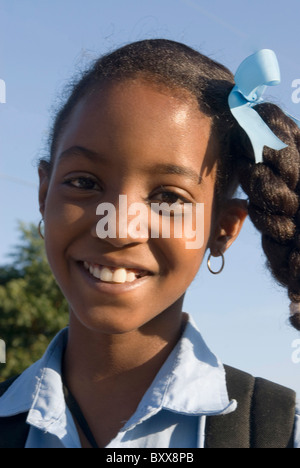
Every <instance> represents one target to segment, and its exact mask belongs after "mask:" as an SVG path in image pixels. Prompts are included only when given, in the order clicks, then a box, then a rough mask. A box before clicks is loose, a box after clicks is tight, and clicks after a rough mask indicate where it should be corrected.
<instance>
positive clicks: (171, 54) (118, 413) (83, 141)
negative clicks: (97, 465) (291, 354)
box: [0, 40, 300, 448]
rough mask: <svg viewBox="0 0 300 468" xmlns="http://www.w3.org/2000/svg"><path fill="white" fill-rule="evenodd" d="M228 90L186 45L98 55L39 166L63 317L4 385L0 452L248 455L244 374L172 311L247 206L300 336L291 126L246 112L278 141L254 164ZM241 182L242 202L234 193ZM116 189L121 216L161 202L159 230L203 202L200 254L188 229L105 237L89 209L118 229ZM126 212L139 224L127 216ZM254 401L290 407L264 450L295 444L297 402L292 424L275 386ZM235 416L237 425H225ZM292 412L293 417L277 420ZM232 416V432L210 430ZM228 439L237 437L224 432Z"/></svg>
mask: <svg viewBox="0 0 300 468" xmlns="http://www.w3.org/2000/svg"><path fill="white" fill-rule="evenodd" d="M235 84H236V83H235V81H234V77H233V76H232V74H231V73H230V72H229V71H228V70H227V69H226V68H225V67H224V66H222V65H220V64H218V63H215V62H214V61H212V60H210V59H209V58H207V57H205V56H203V55H201V54H200V53H198V52H196V51H194V50H192V49H190V48H189V47H187V46H185V45H183V44H179V43H176V42H172V41H168V40H147V41H141V42H137V43H134V44H130V45H127V46H125V47H123V48H121V49H119V50H116V51H114V52H112V53H111V54H109V55H107V56H104V57H101V58H100V59H99V60H98V61H97V62H96V63H95V64H94V65H93V66H92V68H91V69H90V70H88V71H87V72H86V73H85V74H84V76H83V77H82V78H81V79H80V81H79V82H78V83H76V84H75V85H74V87H73V88H72V91H71V93H70V96H69V98H68V100H67V102H66V103H65V104H64V106H63V107H62V109H61V110H60V112H59V113H58V115H57V117H56V120H55V123H54V126H53V131H52V134H51V147H50V156H49V160H41V161H40V165H39V176H40V190H39V203H40V211H41V214H42V217H43V221H44V234H43V236H44V238H45V246H46V251H47V256H48V259H49V263H50V266H51V269H52V271H53V273H54V275H55V277H56V280H57V282H58V284H59V286H60V288H61V290H62V291H63V293H64V295H65V297H66V299H67V301H68V303H69V310H70V322H69V327H68V328H67V329H64V330H62V331H61V332H60V333H59V334H58V335H57V336H56V337H55V339H54V340H53V341H52V343H51V344H50V346H49V348H48V349H47V351H46V353H45V355H44V356H43V357H42V359H41V360H39V361H38V362H36V363H35V364H33V365H32V366H31V367H30V368H28V369H27V370H26V371H25V372H24V373H23V374H21V376H19V377H18V378H17V379H16V380H14V381H13V382H12V383H11V382H8V383H5V384H4V387H5V388H4V387H2V393H3V396H2V397H1V398H0V441H1V440H2V445H4V446H18V445H19V446H24V447H29V448H30V447H33V448H41V447H48V448H49V447H53V448H55V447H69V448H70V447H107V448H121V447H126V448H128V447H134V448H138V447H151V448H155V447H169V448H182V447H184V448H192V447H211V446H215V447H216V446H225V447H227V446H228V447H230V446H231V447H239V446H244V447H248V446H249V447H252V446H254V445H255V444H254V442H253V440H254V439H253V437H252V436H251V440H250V436H249V434H250V432H251V434H252V431H253V429H252V428H249V427H250V426H249V424H250V423H249V424H248V422H247V424H248V426H249V427H248V429H247V431H248V432H247V434H246V436H245V437H244V435H243V437H242V438H243V439H245V440H246V442H243V441H240V434H244V432H245V427H244V423H242V422H241V421H242V420H246V419H247V418H248V416H245V415H246V410H245V409H243V408H244V407H246V406H247V404H246V403H245V401H244V399H245V398H246V397H245V395H246V391H244V390H243V388H244V387H241V385H242V382H244V380H245V376H246V374H244V373H239V372H237V373H236V372H235V371H234V370H230V369H228V368H226V372H225V369H224V367H223V365H222V364H221V363H220V362H219V360H218V359H217V358H216V357H215V356H214V354H213V353H212V352H211V351H210V350H209V349H208V348H207V347H206V345H205V343H204V341H203V339H202V337H201V335H200V333H199V331H198V330H197V328H196V327H195V325H194V323H193V320H192V319H191V317H189V315H188V314H187V313H184V312H183V310H182V304H183V300H184V295H185V292H186V290H187V288H188V286H189V285H190V284H191V282H192V281H193V279H194V277H195V275H196V274H197V271H198V270H199V268H200V265H201V263H202V260H203V257H204V255H205V252H206V251H207V250H209V252H210V255H209V261H208V267H209V269H210V270H211V271H212V272H214V273H216V272H215V271H214V270H213V267H212V265H211V263H210V260H211V257H212V256H214V257H218V256H220V257H221V259H222V261H223V262H224V253H225V251H226V250H227V249H228V248H229V247H230V245H231V244H232V242H234V240H235V239H236V238H237V236H238V234H239V232H240V229H241V227H242V225H243V221H244V219H245V217H246V215H247V212H248V213H249V215H250V217H251V219H252V221H253V223H254V224H255V226H256V227H257V228H258V229H259V230H260V231H261V233H262V243H263V248H264V251H265V253H266V255H267V258H268V262H269V265H270V268H271V271H272V272H273V274H274V276H275V277H276V279H277V280H278V281H280V282H281V283H282V284H284V285H286V286H287V288H288V293H289V297H290V299H291V301H292V303H293V308H294V309H293V310H294V311H296V313H295V314H294V315H292V316H291V321H292V323H293V325H295V326H296V327H298V328H300V316H299V313H298V309H297V307H296V305H295V304H297V303H298V302H300V281H299V271H300V251H299V249H300V244H299V242H300V241H299V234H298V225H299V223H300V221H299V219H298V217H299V216H298V212H299V197H298V194H299V190H300V188H299V168H300V157H299V145H300V130H299V128H298V126H297V125H296V123H294V122H293V121H292V120H291V119H290V118H289V117H287V116H286V115H285V114H284V113H283V112H282V111H281V110H280V109H279V108H278V107H276V106H275V105H272V104H268V103H261V104H258V105H257V106H256V107H255V110H254V109H252V108H251V112H254V113H255V118H259V114H260V115H261V117H262V119H263V121H264V122H265V125H266V126H267V127H268V131H270V132H271V130H272V131H273V132H274V133H275V134H276V135H277V137H278V138H279V139H280V140H281V141H283V142H284V143H285V144H286V145H287V146H286V147H285V148H284V149H280V150H278V149H277V150H274V149H272V148H269V147H265V148H264V151H263V162H258V163H257V162H256V161H255V158H254V156H257V153H256V152H255V154H254V150H253V148H254V143H253V140H254V139H252V140H251V141H250V139H249V137H248V136H247V130H249V132H250V128H249V129H248V128H247V123H246V125H244V124H242V123H241V121H240V123H239V122H238V118H237V114H235V110H238V107H237V106H236V105H235V106H232V107H230V105H229V104H228V98H229V96H230V95H231V97H232V96H233V94H230V93H231V92H232V91H234V90H235V89H236V88H234V89H233V87H234V85H235ZM258 113H259V114H258ZM252 115H253V114H252ZM242 126H243V128H242ZM249 127H250V123H249ZM270 129H271V130H270ZM249 132H248V134H249ZM254 133H256V132H255V130H254ZM258 133H259V132H258ZM275 146H276V145H275ZM283 146H284V145H283ZM281 148H282V147H281ZM258 156H259V155H258ZM239 184H240V185H241V186H242V188H243V189H244V191H245V192H246V194H247V195H248V197H249V202H248V206H247V202H245V201H244V200H238V199H234V198H233V196H234V193H235V191H236V189H237V187H238V185H239ZM120 195H123V196H124V195H126V202H127V206H128V207H130V206H131V207H132V206H134V205H133V203H139V204H140V206H143V207H145V206H146V207H147V212H148V213H150V212H151V211H153V205H152V204H154V203H156V204H157V203H164V207H165V208H164V212H163V213H159V214H158V216H159V217H160V220H161V223H162V221H163V219H164V217H165V216H169V219H170V222H171V225H172V226H173V225H174V224H175V218H176V211H177V210H178V213H180V212H181V209H182V207H183V205H184V204H189V206H191V207H192V214H195V213H196V207H197V206H199V204H203V205H202V206H203V207H204V223H203V225H202V226H201V229H202V237H203V242H202V245H201V246H199V247H198V248H190V249H189V248H187V244H186V242H187V240H188V239H187V235H186V233H185V232H183V234H182V236H178V237H176V236H175V235H173V234H172V230H170V232H171V235H170V236H168V237H165V236H162V235H160V236H151V231H150V223H149V231H148V233H149V235H148V236H145V235H142V233H141V232H142V231H140V235H139V231H138V229H137V230H136V232H135V233H134V235H133V233H132V231H131V230H130V229H129V228H128V225H127V227H126V226H125V227H124V225H119V224H118V223H116V224H115V227H116V231H115V235H114V236H113V235H110V236H107V237H105V236H99V229H97V226H98V227H99V225H98V222H99V220H100V219H101V218H100V217H99V215H98V214H97V213H99V211H97V210H98V207H99V205H101V204H102V203H106V204H110V205H112V206H113V207H114V208H115V214H116V217H117V219H119V217H120V216H121V215H122V216H124V213H121V211H122V209H124V206H123V205H122V204H121V201H120V200H121V198H120ZM105 206H108V205H105ZM171 206H172V210H171V209H170V210H169V211H168V207H171ZM166 207H167V208H166ZM102 214H104V212H102ZM127 215H128V216H127ZM126 216H127V217H128V220H129V221H130V220H132V218H133V216H132V212H131V211H130V210H128V212H127V213H126ZM194 224H195V223H194ZM160 227H161V225H160ZM199 287H201V285H199ZM295 308H296V309H295ZM232 372H233V374H234V376H236V381H237V384H235V389H233V392H231V388H233V387H234V386H233V385H232V382H233V380H234V379H233V380H232V378H231V377H230V375H232ZM249 378H250V376H249ZM251 382H252V381H251ZM236 385H237V386H236ZM247 385H248V384H247ZM249 385H250V387H251V385H252V387H251V388H252V390H251V391H249V394H250V393H251V395H252V393H253V388H254V387H253V385H254V383H253V384H252V383H251V384H249ZM255 385H256V386H257V388H261V387H260V384H257V383H255ZM255 388H256V387H255ZM274 389H275V390H274ZM228 392H229V393H230V394H229V393H228ZM261 393H262V397H261V398H262V399H261V400H260V399H259V398H258V397H257V396H256V397H255V398H256V399H257V400H258V402H260V401H261V402H262V403H261V404H260V406H261V407H264V408H267V407H268V405H269V401H271V400H272V398H271V397H272V395H273V394H274V395H275V394H276V395H277V396H278V398H277V400H276V402H277V403H276V405H275V407H273V408H271V411H269V413H270V414H272V415H273V416H274V418H275V415H276V417H277V416H278V418H279V414H280V413H281V412H283V413H284V414H283V417H282V418H281V420H279V419H278V420H277V419H276V418H275V420H274V421H272V422H270V421H269V420H268V419H267V418H266V417H264V416H263V417H261V416H258V417H257V419H258V420H261V421H262V423H261V424H262V426H260V424H258V428H259V429H260V427H265V429H263V434H262V439H264V440H265V439H267V438H268V437H267V432H268V431H269V432H270V431H271V434H272V436H271V440H270V438H268V442H267V443H265V445H266V446H277V442H276V440H277V438H278V437H279V436H278V434H279V433H278V431H277V429H278V430H279V432H280V430H281V432H282V434H281V433H280V434H281V435H280V434H279V435H280V437H281V436H282V438H283V439H284V441H283V442H281V441H279V442H278V446H280V444H281V443H282V445H283V446H294V447H297V445H298V444H299V441H300V438H299V437H300V436H299V434H298V432H297V425H296V426H295V429H293V423H294V419H295V421H296V422H297V418H298V416H297V415H295V408H294V401H292V400H293V398H294V396H293V395H292V396H291V395H290V394H289V402H288V403H287V406H288V407H289V414H290V416H288V411H286V410H285V408H286V406H285V403H284V398H283V394H282V393H281V390H280V388H279V386H276V388H275V386H271V387H270V394H267V395H265V392H264V391H263V392H261ZM239 394H240V395H241V396H240V400H239V397H237V395H239ZM255 395H256V393H255ZM247 398H248V397H247ZM249 398H250V397H249ZM272 401H273V400H272ZM281 401H282V403H281ZM291 401H292V403H290V402H291ZM270 404H271V403H270ZM251 405H252V403H251ZM248 406H249V407H250V403H249V404H248ZM239 412H240V413H239ZM235 414H240V415H241V416H242V419H241V420H239V423H238V424H237V425H236V429H235V430H234V424H231V423H230V421H234V419H232V418H233V417H235V416H234V415H235ZM219 415H221V417H218V416H219ZM254 416H255V418H256V413H255V415H254ZM288 417H289V418H290V419H291V418H292V423H290V422H289V425H288V424H287V426H285V423H286V421H285V420H286V419H288ZM243 418H244V419H243ZM249 418H250V416H249ZM259 418H261V419H259ZM250 419H251V418H250ZM250 419H249V420H250ZM252 419H253V418H252ZM25 420H26V423H25ZM247 421H248V419H247ZM276 421H277V423H276ZM228 422H229V423H230V424H231V426H230V427H231V428H230V430H228V431H225V430H220V431H219V432H218V431H217V429H216V428H215V427H216V423H217V426H218V424H219V423H220V424H223V423H224V424H225V425H226V427H227V423H228ZM230 424H229V425H230ZM251 424H252V423H251ZM276 424H277V426H278V427H277V426H276ZM21 427H22V430H21V429H20V428H21ZM270 427H271V429H270ZM285 427H287V429H286V430H283V429H282V428H285ZM11 428H13V430H12V429H11ZM24 428H25V429H24ZM22 431H23V432H22ZM216 431H217V432H216ZM227 432H228V434H229V435H230V434H231V435H230V437H231V439H232V441H231V442H228V440H229V439H227V440H225V439H224V437H223V435H224V434H225V435H226V434H227ZM212 433H213V434H212ZM220 434H221V435H220ZM222 434H223V435H222ZM292 436H293V437H294V439H293V442H291V437H292ZM218 437H219V438H220V437H221V439H222V437H223V439H222V440H221V441H219V442H216V441H217V439H218ZM280 437H279V439H280ZM1 438H2V439H1ZM212 441H215V442H212ZM0 445H1V444H0Z"/></svg>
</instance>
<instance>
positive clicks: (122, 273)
mask: <svg viewBox="0 0 300 468" xmlns="http://www.w3.org/2000/svg"><path fill="white" fill-rule="evenodd" d="M126 276H127V272H126V270H125V268H118V269H117V270H115V271H114V274H113V277H112V281H113V282H114V283H125V281H126Z"/></svg>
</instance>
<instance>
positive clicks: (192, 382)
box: [0, 316, 236, 438]
mask: <svg viewBox="0 0 300 468" xmlns="http://www.w3.org/2000/svg"><path fill="white" fill-rule="evenodd" d="M67 333H68V329H67V328H66V329H64V330H62V331H61V332H60V333H58V335H57V336H56V337H55V338H54V339H53V341H52V342H51V343H50V345H49V347H48V349H47V350H46V352H45V354H44V356H43V357H42V359H40V360H39V361H37V362H36V363H35V364H33V365H32V366H30V367H29V368H28V369H26V370H25V371H24V372H23V373H22V374H21V375H20V377H18V378H17V379H16V380H15V381H14V382H13V384H12V385H11V387H10V388H9V389H8V390H7V391H6V392H5V394H4V395H3V396H2V397H1V398H0V417H5V416H11V415H14V414H17V413H22V412H26V411H29V413H28V418H27V422H28V423H29V424H31V425H33V426H36V427H38V428H39V429H42V430H44V431H46V432H51V433H55V434H56V435H58V436H59V437H61V438H62V437H65V436H66V427H67V418H68V416H67V411H66V404H65V400H64V395H63V389H62V381H61V360H62V354H63V351H64V348H65V346H66V341H67ZM235 408H236V402H235V401H234V400H233V401H231V402H230V401H229V399H228V393H227V388H226V378H225V370H224V367H223V365H222V364H221V362H220V361H219V359H218V358H217V357H216V356H215V355H214V354H213V353H212V352H211V351H210V350H209V348H208V347H207V345H206V344H205V342H204V340H203V338H202V336H201V334H200V332H199V331H198V329H197V327H196V326H195V324H194V321H193V319H192V318H191V317H190V316H188V321H187V324H186V327H185V330H184V333H183V335H182V338H181V339H180V340H179V342H178V343H177V345H176V346H175V348H174V349H173V351H172V352H171V354H170V355H169V357H168V359H167V360H166V361H165V363H164V365H163V366H162V368H161V369H160V371H159V372H158V374H157V376H156V378H155V379H154V381H153V383H152V385H151V386H150V388H149V389H148V390H147V392H146V393H145V395H144V397H143V398H142V400H141V402H140V404H139V406H138V408H137V411H136V412H135V413H134V415H133V416H132V417H131V418H130V420H129V421H128V422H127V423H126V424H125V426H124V428H123V429H122V430H128V429H129V428H132V427H133V426H135V425H136V424H138V423H141V422H142V421H143V420H145V419H148V418H149V417H151V416H152V415H153V414H156V413H157V412H158V411H160V410H161V409H165V410H169V411H173V412H178V413H181V414H186V415H215V414H225V413H229V412H231V411H234V410H235Z"/></svg>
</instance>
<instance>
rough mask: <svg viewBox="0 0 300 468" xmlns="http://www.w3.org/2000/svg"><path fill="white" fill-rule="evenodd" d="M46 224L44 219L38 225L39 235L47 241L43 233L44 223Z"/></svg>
mask: <svg viewBox="0 0 300 468" xmlns="http://www.w3.org/2000/svg"><path fill="white" fill-rule="evenodd" d="M43 222H44V218H42V219H41V220H40V222H39V224H38V232H39V235H40V237H41V238H42V239H45V237H44V234H43V232H42V223H43Z"/></svg>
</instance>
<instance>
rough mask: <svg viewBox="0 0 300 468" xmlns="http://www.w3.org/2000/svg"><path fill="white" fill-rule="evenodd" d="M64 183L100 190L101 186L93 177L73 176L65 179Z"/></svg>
mask: <svg viewBox="0 0 300 468" xmlns="http://www.w3.org/2000/svg"><path fill="white" fill-rule="evenodd" d="M64 184H66V185H68V186H70V187H74V188H78V189H80V190H99V188H100V187H99V185H98V183H97V182H96V180H94V179H93V178H91V177H72V178H71V179H67V180H65V182H64Z"/></svg>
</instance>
